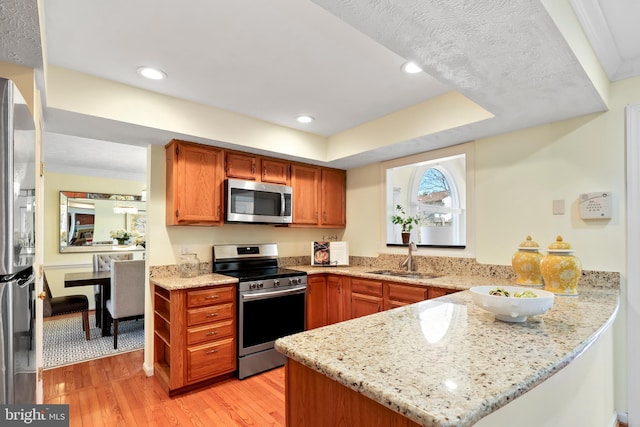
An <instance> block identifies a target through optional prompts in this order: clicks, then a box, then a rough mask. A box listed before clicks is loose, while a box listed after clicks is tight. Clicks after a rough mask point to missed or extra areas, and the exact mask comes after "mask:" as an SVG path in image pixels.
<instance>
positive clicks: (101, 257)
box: [93, 252, 133, 327]
mask: <svg viewBox="0 0 640 427" xmlns="http://www.w3.org/2000/svg"><path fill="white" fill-rule="evenodd" d="M114 259H115V260H130V259H133V252H120V253H116V254H94V255H93V271H109V270H111V261H112V260H114ZM101 292H102V286H100V285H95V286H94V287H93V294H94V298H95V304H96V326H97V327H101V326H102V321H101V319H102V304H100V301H101V299H102V293H101Z"/></svg>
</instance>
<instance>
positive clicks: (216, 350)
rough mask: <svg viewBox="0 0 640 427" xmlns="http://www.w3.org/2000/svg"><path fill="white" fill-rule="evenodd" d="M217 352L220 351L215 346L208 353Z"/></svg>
mask: <svg viewBox="0 0 640 427" xmlns="http://www.w3.org/2000/svg"><path fill="white" fill-rule="evenodd" d="M217 352H218V349H217V348H214V349H212V350H209V351H207V354H213V353H217Z"/></svg>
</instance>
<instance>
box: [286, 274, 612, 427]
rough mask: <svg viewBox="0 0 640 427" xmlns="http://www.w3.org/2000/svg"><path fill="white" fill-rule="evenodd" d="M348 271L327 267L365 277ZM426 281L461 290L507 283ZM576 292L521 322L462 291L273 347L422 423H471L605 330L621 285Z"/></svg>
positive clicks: (298, 336)
mask: <svg viewBox="0 0 640 427" xmlns="http://www.w3.org/2000/svg"><path fill="white" fill-rule="evenodd" d="M348 270H351V271H350V272H348V273H346V272H340V269H339V268H338V269H335V268H333V269H330V271H334V272H336V273H338V272H340V273H341V274H350V275H358V274H367V273H366V272H364V271H363V272H362V273H359V272H358V271H356V270H352V269H351V268H349V269H348ZM371 270H372V269H370V268H369V269H367V271H371ZM314 271H318V272H321V270H314ZM396 279H397V278H395V277H394V278H393V280H394V281H396ZM433 281H442V284H437V283H433ZM425 282H426V281H425ZM428 282H429V284H431V285H437V286H441V285H444V284H448V286H453V287H458V288H462V289H464V288H468V287H470V286H475V285H478V284H495V285H497V284H498V283H497V282H504V281H503V280H499V281H496V280H494V279H489V278H477V277H467V278H465V277H443V278H437V279H430V280H428ZM507 282H508V281H507ZM411 283H414V282H411ZM511 284H512V283H511ZM579 292H580V294H579V295H578V296H570V297H563V296H556V298H555V301H554V306H553V308H552V309H551V310H549V311H548V312H547V313H545V314H543V315H539V316H532V317H529V318H528V319H527V321H525V322H523V323H506V322H502V321H498V320H495V318H494V315H493V314H492V313H489V312H487V311H485V310H483V309H481V308H479V307H478V306H476V305H475V304H474V303H473V302H472V299H471V293H470V292H458V293H455V294H451V295H448V296H445V297H441V298H437V299H432V300H428V301H423V302H419V303H416V304H412V305H409V306H405V307H400V308H397V309H393V310H389V311H384V312H381V313H376V314H373V315H370V316H365V317H361V318H357V319H353V320H349V321H345V322H341V323H337V324H334V325H330V326H326V327H323V328H318V329H314V330H311V331H307V332H303V333H299V334H295V335H290V336H288V337H284V338H281V339H279V340H277V341H276V348H277V349H278V351H280V352H281V353H283V354H284V355H286V356H287V357H289V358H291V359H293V360H296V361H298V362H300V363H302V364H303V365H305V366H307V367H309V368H311V369H313V370H315V371H318V372H320V373H322V374H324V375H326V376H327V377H329V378H331V379H333V380H335V381H337V382H338V383H340V384H342V385H344V386H346V387H349V388H351V389H353V390H355V391H357V392H359V393H361V394H363V395H365V396H367V397H369V398H371V399H373V400H374V401H377V402H379V403H380V404H382V405H384V406H386V407H388V408H390V409H392V410H394V411H396V412H399V413H400V414H402V415H404V416H406V417H407V418H409V419H411V420H413V421H415V422H417V423H419V424H422V425H426V426H469V425H472V424H474V423H475V422H477V421H478V420H480V419H481V418H483V417H484V416H486V415H489V414H490V413H492V412H494V411H495V410H496V409H498V408H500V407H502V406H504V405H505V404H507V403H509V402H511V401H512V400H513V399H515V398H517V397H518V396H521V395H523V394H524V393H526V392H527V391H528V390H530V389H531V388H533V387H534V386H535V385H537V384H539V383H540V382H542V381H544V380H545V379H547V378H549V377H550V376H552V375H553V374H554V373H555V372H557V371H558V370H559V369H561V368H562V367H564V366H566V365H567V364H569V363H571V361H572V360H573V359H575V358H576V357H577V356H578V355H580V354H581V353H582V352H583V351H584V350H585V349H586V348H587V347H588V346H589V345H590V344H591V343H592V342H594V341H595V340H596V339H597V338H598V337H599V336H600V334H602V333H603V332H604V331H605V330H607V328H608V327H609V325H610V324H611V323H612V321H613V319H614V318H615V315H616V312H617V308H618V289H597V288H587V289H580V288H579ZM496 363H497V365H496Z"/></svg>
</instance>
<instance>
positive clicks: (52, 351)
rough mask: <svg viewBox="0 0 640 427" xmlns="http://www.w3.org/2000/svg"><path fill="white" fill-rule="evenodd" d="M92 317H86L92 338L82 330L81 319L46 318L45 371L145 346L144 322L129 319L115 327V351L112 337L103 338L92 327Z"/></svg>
mask: <svg viewBox="0 0 640 427" xmlns="http://www.w3.org/2000/svg"><path fill="white" fill-rule="evenodd" d="M95 324H96V321H95V316H94V314H90V315H89V325H90V326H92V327H91V331H90V333H91V339H90V340H89V341H87V340H86V339H85V336H84V331H83V330H82V316H80V315H78V316H74V317H65V318H61V319H47V320H46V321H45V322H44V326H43V354H42V359H43V365H44V368H45V369H48V368H55V367H59V366H64V365H70V364H73V363H78V362H85V361H88V360H92V359H99V358H101V357H107V356H113V355H115V354H120V353H126V352H129V351H134V350H139V349H141V348H143V347H144V321H142V320H128V321H123V322H120V324H119V325H118V348H117V349H115V350H114V348H113V337H112V336H109V337H103V336H102V333H101V329H100V328H97V327H95Z"/></svg>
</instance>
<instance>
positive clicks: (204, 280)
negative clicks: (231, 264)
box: [150, 273, 238, 291]
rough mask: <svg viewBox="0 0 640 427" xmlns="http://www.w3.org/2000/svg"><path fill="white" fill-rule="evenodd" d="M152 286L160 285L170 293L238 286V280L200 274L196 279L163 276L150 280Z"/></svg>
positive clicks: (220, 275) (219, 275)
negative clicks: (207, 287)
mask: <svg viewBox="0 0 640 427" xmlns="http://www.w3.org/2000/svg"><path fill="white" fill-rule="evenodd" d="M150 282H151V283H152V284H155V285H158V286H160V287H161V288H164V289H166V290H168V291H175V290H178V289H192V288H202V287H204V286H213V285H227V284H236V283H238V279H236V278H235V277H230V276H223V275H222V274H215V273H213V274H211V273H209V274H200V275H199V276H195V277H180V276H178V275H172V276H161V277H154V278H152V279H150Z"/></svg>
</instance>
